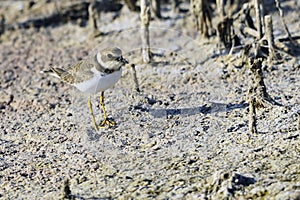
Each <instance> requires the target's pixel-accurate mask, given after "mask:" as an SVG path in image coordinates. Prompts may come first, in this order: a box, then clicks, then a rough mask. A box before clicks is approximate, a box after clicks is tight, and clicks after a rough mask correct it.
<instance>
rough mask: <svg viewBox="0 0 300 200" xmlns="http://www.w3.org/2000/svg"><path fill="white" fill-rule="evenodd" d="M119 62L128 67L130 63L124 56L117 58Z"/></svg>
mask: <svg viewBox="0 0 300 200" xmlns="http://www.w3.org/2000/svg"><path fill="white" fill-rule="evenodd" d="M117 61H119V62H121V63H123V64H124V65H126V64H128V63H129V62H128V61H127V60H126V59H125V58H123V57H122V56H120V57H119V58H117Z"/></svg>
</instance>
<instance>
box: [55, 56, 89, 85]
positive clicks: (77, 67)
mask: <svg viewBox="0 0 300 200" xmlns="http://www.w3.org/2000/svg"><path fill="white" fill-rule="evenodd" d="M92 68H93V65H92V64H90V63H89V62H88V61H86V60H82V61H80V62H78V63H76V64H74V65H72V66H71V67H69V68H68V69H66V70H63V69H61V68H52V71H53V72H54V73H56V74H57V75H58V76H59V77H60V78H61V79H62V80H63V81H65V82H67V83H69V84H74V83H80V82H83V81H85V80H88V79H90V78H92V77H93V75H94V74H93V72H92V71H91V69H92Z"/></svg>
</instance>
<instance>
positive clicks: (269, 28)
mask: <svg viewBox="0 0 300 200" xmlns="http://www.w3.org/2000/svg"><path fill="white" fill-rule="evenodd" d="M265 25H266V26H265V29H266V30H265V37H266V39H267V41H268V47H269V56H268V60H269V63H270V62H271V61H272V60H273V59H276V54H275V50H274V47H275V43H274V35H273V24H272V16H271V15H266V16H265Z"/></svg>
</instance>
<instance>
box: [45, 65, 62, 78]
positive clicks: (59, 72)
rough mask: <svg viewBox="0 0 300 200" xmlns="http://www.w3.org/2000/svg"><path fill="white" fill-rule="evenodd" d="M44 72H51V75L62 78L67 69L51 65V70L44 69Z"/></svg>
mask: <svg viewBox="0 0 300 200" xmlns="http://www.w3.org/2000/svg"><path fill="white" fill-rule="evenodd" d="M41 73H42V74H49V75H51V76H54V77H57V78H61V76H62V74H63V73H65V70H63V69H61V68H54V67H51V68H50V69H49V70H44V71H41Z"/></svg>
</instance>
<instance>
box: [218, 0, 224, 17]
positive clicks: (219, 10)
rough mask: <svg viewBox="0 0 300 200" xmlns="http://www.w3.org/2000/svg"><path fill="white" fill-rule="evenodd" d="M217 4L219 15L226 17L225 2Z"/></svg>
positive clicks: (219, 0)
mask: <svg viewBox="0 0 300 200" xmlns="http://www.w3.org/2000/svg"><path fill="white" fill-rule="evenodd" d="M216 3H217V9H218V13H219V15H220V16H221V17H222V18H223V17H224V16H225V9H224V7H225V5H224V0H217V1H216Z"/></svg>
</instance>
